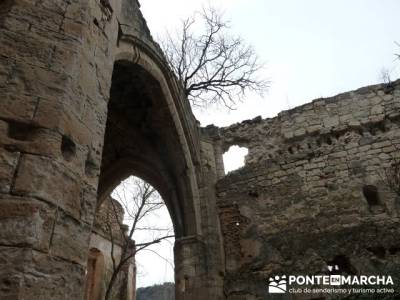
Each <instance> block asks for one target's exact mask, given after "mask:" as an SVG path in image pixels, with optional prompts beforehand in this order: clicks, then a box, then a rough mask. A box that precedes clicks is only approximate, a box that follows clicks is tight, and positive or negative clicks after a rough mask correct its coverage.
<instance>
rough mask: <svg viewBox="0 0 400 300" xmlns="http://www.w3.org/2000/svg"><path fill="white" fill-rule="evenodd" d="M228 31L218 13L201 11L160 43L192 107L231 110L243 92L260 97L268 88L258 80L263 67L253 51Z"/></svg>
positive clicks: (225, 22) (212, 9) (184, 21)
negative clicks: (252, 92) (210, 106)
mask: <svg viewBox="0 0 400 300" xmlns="http://www.w3.org/2000/svg"><path fill="white" fill-rule="evenodd" d="M199 28H200V29H199ZM196 29H198V30H196ZM229 29H230V27H229V22H228V21H226V20H224V19H223V16H222V14H221V13H220V12H219V11H217V10H216V9H214V8H211V7H209V8H203V10H202V11H201V12H196V13H195V14H194V15H193V16H192V17H190V18H187V19H186V20H183V21H182V24H181V28H180V31H179V32H177V33H176V35H175V36H171V35H170V34H169V33H168V34H167V35H166V36H167V37H166V39H165V40H164V41H162V42H161V45H162V48H163V50H164V52H165V54H166V57H167V60H168V62H169V63H170V65H171V67H172V69H173V70H174V72H175V74H176V76H177V77H178V80H179V81H180V82H181V83H182V86H183V89H184V91H185V94H186V96H187V97H188V99H189V100H190V101H191V103H192V104H193V105H195V106H201V107H205V106H207V105H209V104H214V103H220V104H223V105H225V106H226V107H227V108H229V109H233V108H234V106H235V104H236V103H237V102H238V101H240V100H242V99H243V96H244V95H245V92H246V91H254V92H256V93H258V94H260V95H262V93H263V92H264V91H266V89H267V87H268V82H267V81H266V80H263V79H261V78H260V71H261V69H262V68H263V64H261V63H260V61H259V58H258V56H257V55H256V53H255V51H254V49H253V48H252V47H251V46H249V45H247V44H246V43H245V42H244V40H243V39H242V38H240V37H238V36H233V35H232V34H230V32H229Z"/></svg>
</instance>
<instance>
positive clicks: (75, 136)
mask: <svg viewBox="0 0 400 300" xmlns="http://www.w3.org/2000/svg"><path fill="white" fill-rule="evenodd" d="M399 126H400V82H394V83H392V84H391V85H390V86H384V85H381V86H372V87H366V88H363V89H360V90H357V91H354V92H350V93H345V94H342V95H338V96H336V97H333V98H330V99H320V100H315V101H314V102H312V103H309V104H306V105H304V106H302V107H298V108H295V109H293V110H290V111H286V112H283V113H281V114H280V115H279V116H278V117H276V118H273V119H267V120H261V119H255V120H250V121H245V122H242V123H241V124H235V125H232V126H230V127H227V128H216V127H213V126H209V127H207V128H199V127H198V124H197V122H196V119H195V118H194V116H193V114H192V112H191V109H190V107H189V104H188V102H187V101H186V99H185V98H184V96H183V93H182V92H181V89H180V87H179V84H178V83H177V82H176V79H175V77H174V76H173V74H172V73H171V71H170V69H169V68H168V65H167V63H166V62H165V59H164V56H163V54H162V52H161V50H160V49H159V47H158V45H157V44H156V43H154V42H153V40H152V38H151V35H150V33H149V31H148V29H147V26H146V23H145V21H144V19H143V17H142V16H141V13H140V10H139V4H138V2H137V1H136V0H86V1H83V0H68V1H65V0H4V1H2V2H0V298H1V299H41V300H47V299H83V297H84V296H85V295H84V294H85V273H86V271H87V268H88V266H87V261H88V258H91V257H92V256H93V255H94V254H93V253H91V252H90V249H91V247H92V246H93V245H90V236H91V234H92V226H93V220H94V216H95V214H96V211H97V210H98V208H99V207H100V206H101V204H102V203H103V201H104V200H105V199H106V198H107V197H108V196H109V194H110V192H111V191H112V190H113V189H114V188H115V186H116V185H117V184H118V183H119V182H120V180H122V179H124V178H126V177H128V176H129V175H135V176H139V177H141V178H143V179H144V180H146V181H148V182H149V183H150V184H151V185H153V186H154V187H155V188H156V189H157V190H158V191H159V192H160V194H161V196H162V197H163V199H164V200H165V202H166V204H167V207H168V209H169V212H170V214H171V218H172V221H173V223H174V229H175V234H176V237H177V238H176V244H175V268H176V270H175V273H176V276H175V277H176V296H177V299H188V300H203V299H216V300H218V299H229V300H242V299H249V300H250V299H268V297H269V295H268V294H267V283H266V282H267V281H266V280H267V279H268V276H270V275H274V274H288V273H295V274H296V273H311V274H313V273H317V272H320V271H321V270H325V269H326V265H327V264H330V263H332V262H333V263H335V264H338V265H339V266H340V268H341V269H342V270H343V271H344V272H348V273H367V274H371V273H385V274H392V275H393V276H395V275H396V274H399V268H400V257H399V255H400V252H399V249H400V241H399V239H398V236H399V231H400V227H399V219H398V209H399V208H398V205H399V201H398V200H399V199H397V198H396V196H395V195H394V194H393V193H392V192H391V191H390V190H388V189H387V188H386V187H385V185H384V184H382V178H381V176H380V174H381V173H380V172H381V171H382V169H383V168H384V167H386V166H388V165H389V164H390V162H391V161H392V159H393V158H396V157H397V158H398V157H399V156H400V153H399V147H400V130H399ZM231 145H239V146H245V147H247V148H248V149H249V154H248V156H247V160H246V161H247V162H246V165H245V167H243V168H242V169H240V170H237V171H235V172H232V173H230V174H228V175H227V176H225V174H224V167H223V163H222V154H223V153H224V152H225V151H226V150H227V149H228V148H229V146H231ZM396 276H397V275H396ZM396 280H397V281H396ZM396 282H397V284H399V281H398V279H395V283H396Z"/></svg>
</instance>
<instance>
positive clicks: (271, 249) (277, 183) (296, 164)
mask: <svg viewBox="0 0 400 300" xmlns="http://www.w3.org/2000/svg"><path fill="white" fill-rule="evenodd" d="M204 133H205V134H206V135H208V136H209V137H210V138H212V139H213V140H214V147H216V148H219V149H220V150H222V151H221V152H223V151H226V150H228V148H229V146H231V145H239V146H244V147H247V148H248V149H249V154H248V155H247V157H246V165H245V166H244V167H243V168H241V169H239V170H237V171H234V172H231V173H229V174H228V175H226V176H225V177H223V178H221V179H220V180H219V181H218V183H217V196H218V200H217V201H218V206H219V214H220V221H221V227H222V232H223V238H224V249H225V256H226V276H225V291H226V294H227V295H228V299H242V298H234V297H235V295H236V296H241V297H248V298H246V299H253V298H251V297H256V296H257V297H267V284H266V280H267V279H268V276H269V275H275V274H315V273H320V272H321V271H322V270H326V264H327V263H328V262H332V261H335V260H336V261H337V260H338V259H339V258H343V257H344V260H346V261H347V263H348V264H347V263H344V264H345V265H346V264H347V267H346V266H341V267H343V268H345V269H346V268H347V270H346V271H347V272H350V271H349V270H350V269H351V270H353V271H356V272H358V273H361V274H371V273H375V274H376V273H377V274H390V273H392V274H393V273H397V274H399V271H400V253H399V252H398V249H400V242H399V240H398V238H397V237H398V236H399V233H400V229H399V220H398V214H399V201H398V200H399V199H396V197H395V195H394V194H393V193H392V192H391V191H390V190H388V188H387V187H386V186H385V185H384V184H383V183H382V176H381V175H380V174H382V172H383V170H384V168H385V167H387V166H388V165H390V163H391V162H392V158H393V157H400V81H397V82H394V83H393V84H392V85H391V86H385V85H377V86H370V87H365V88H361V89H359V90H356V91H352V92H348V93H344V94H340V95H338V96H335V97H332V98H327V99H317V100H315V101H313V102H311V103H308V104H305V105H303V106H300V107H297V108H294V109H292V110H289V111H284V112H282V113H280V114H279V115H278V116H277V117H275V118H272V119H266V120H261V118H256V119H254V120H250V121H244V122H242V123H240V124H235V125H232V126H229V127H225V128H221V129H217V128H215V127H208V128H205V129H204ZM366 185H374V186H375V187H377V189H378V198H379V203H377V204H376V205H369V204H368V202H367V199H366V197H365V195H364V193H363V187H365V186H366ZM396 201H397V203H396ZM339 260H340V259H339ZM349 265H350V266H351V267H350V266H349ZM243 299H244V298H243ZM257 299H258V298H257ZM262 299H264V298H262Z"/></svg>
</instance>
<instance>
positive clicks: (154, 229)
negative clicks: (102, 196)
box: [112, 176, 175, 296]
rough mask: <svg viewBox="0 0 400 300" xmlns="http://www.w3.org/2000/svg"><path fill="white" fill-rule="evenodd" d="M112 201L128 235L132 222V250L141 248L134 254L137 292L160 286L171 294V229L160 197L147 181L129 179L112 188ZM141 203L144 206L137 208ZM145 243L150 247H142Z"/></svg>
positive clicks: (172, 286)
mask: <svg viewBox="0 0 400 300" xmlns="http://www.w3.org/2000/svg"><path fill="white" fill-rule="evenodd" d="M112 198H114V199H116V200H117V201H118V202H119V203H120V204H121V205H122V207H123V209H124V224H127V225H128V227H129V229H128V228H127V231H128V232H129V231H130V229H131V228H132V226H133V224H135V222H136V227H135V230H134V232H133V240H134V241H135V244H136V250H138V249H139V248H143V249H142V250H140V251H138V252H137V253H136V255H135V263H136V287H137V288H139V289H138V290H137V293H138V294H140V293H143V292H144V290H143V289H140V288H141V287H147V286H153V285H160V284H162V285H163V286H165V289H166V290H168V291H167V293H171V295H175V289H174V284H173V282H174V254H173V246H174V237H173V236H174V229H173V224H172V220H171V218H170V215H169V212H168V209H167V207H166V205H165V203H164V201H163V200H162V198H161V195H160V194H159V193H158V192H157V190H155V189H154V188H153V187H152V186H151V185H150V184H148V183H147V182H145V181H143V180H142V179H140V178H138V177H134V176H130V177H128V178H127V179H125V180H124V181H122V182H121V183H120V184H119V185H118V186H117V187H116V188H115V189H114V191H113V192H112ZM143 201H146V204H145V205H143V208H141V206H142V204H143ZM140 209H142V212H141V213H140V214H139V213H138V211H139V210H140ZM147 243H152V244H151V245H148V246H146V244H147ZM138 296H139V295H138Z"/></svg>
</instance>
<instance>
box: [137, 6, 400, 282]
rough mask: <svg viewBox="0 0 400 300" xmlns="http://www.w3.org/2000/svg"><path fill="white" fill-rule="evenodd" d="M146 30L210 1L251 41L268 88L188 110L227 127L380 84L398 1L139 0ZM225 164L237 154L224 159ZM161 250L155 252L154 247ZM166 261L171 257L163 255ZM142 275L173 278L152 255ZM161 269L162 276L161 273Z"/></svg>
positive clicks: (160, 31)
mask: <svg viewBox="0 0 400 300" xmlns="http://www.w3.org/2000/svg"><path fill="white" fill-rule="evenodd" d="M140 2H141V6H142V12H143V14H144V17H145V18H146V20H147V22H148V25H149V27H150V30H151V32H152V34H153V36H154V37H155V38H156V39H157V37H162V36H163V35H164V33H165V30H166V29H168V30H170V31H171V30H174V29H175V28H177V26H178V25H179V20H180V19H182V18H184V17H187V16H189V15H190V14H191V13H192V12H193V11H195V10H198V9H200V8H201V7H202V5H206V4H207V3H211V4H212V5H213V6H216V7H219V8H221V9H222V10H223V11H225V16H226V18H227V19H230V20H231V25H232V32H234V33H235V34H239V35H241V36H242V37H243V38H244V39H245V40H246V41H247V42H248V43H250V44H252V45H253V46H254V47H255V49H256V51H257V53H258V54H259V56H260V58H261V59H262V60H263V61H264V62H266V70H265V76H266V77H267V78H269V79H270V80H271V88H270V90H269V93H268V94H267V95H265V96H264V98H260V97H257V96H255V95H249V96H248V97H247V99H246V101H244V102H243V103H241V104H240V105H238V108H237V110H236V111H232V112H227V111H226V110H225V109H219V110H218V109H211V110H207V111H198V110H196V111H195V114H196V117H197V118H198V119H199V120H200V122H201V124H202V125H203V126H205V125H207V124H211V123H214V124H215V125H219V126H226V125H229V124H232V123H235V122H240V121H242V120H245V119H250V118H254V117H256V116H258V115H262V116H263V117H272V116H275V115H276V114H277V113H278V112H280V111H282V110H286V109H288V108H293V107H295V106H298V105H301V104H303V103H306V102H310V101H312V100H313V99H316V98H320V97H329V96H333V95H336V94H338V93H341V92H345V91H349V90H352V89H357V88H359V87H362V86H365V85H370V84H375V83H378V82H381V81H382V80H381V77H380V72H381V70H382V68H386V69H388V70H389V72H390V74H391V78H392V79H396V78H398V77H399V76H400V62H398V61H395V56H394V53H395V52H396V51H398V52H400V49H399V48H398V47H397V46H396V44H395V43H394V41H396V40H397V41H399V42H400V32H399V29H400V18H399V13H400V1H399V0H334V1H333V0H331V1H328V0H301V1H300V0H279V1H278V0H275V1H269V0H214V1H203V0H192V1H188V0H169V1H156V0H141V1H140ZM226 161H227V164H229V169H231V168H233V167H234V165H235V164H236V165H237V164H238V163H240V157H239V156H235V155H233V156H232V157H231V158H229V159H227V160H226ZM160 251H161V250H160ZM170 259H171V258H170ZM138 260H139V263H140V264H142V265H144V266H145V267H146V270H147V272H148V274H147V275H146V277H145V278H144V277H143V278H139V284H140V285H151V284H154V283H160V282H162V281H164V280H172V279H173V272H172V270H170V271H165V270H166V269H168V268H166V266H165V263H161V262H160V261H156V260H154V259H153V258H152V257H150V256H149V257H147V258H143V259H141V258H138ZM160 273H162V276H160Z"/></svg>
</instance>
